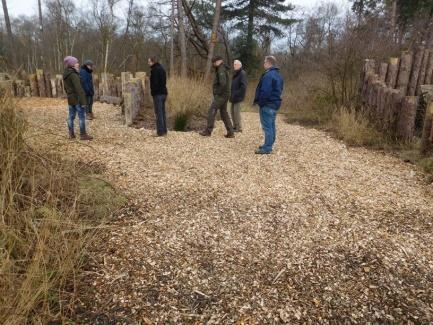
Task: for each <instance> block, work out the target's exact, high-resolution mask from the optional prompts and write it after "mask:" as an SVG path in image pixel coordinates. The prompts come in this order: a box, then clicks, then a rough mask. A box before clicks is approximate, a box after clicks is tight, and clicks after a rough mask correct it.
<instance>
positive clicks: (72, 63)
mask: <svg viewBox="0 0 433 325" xmlns="http://www.w3.org/2000/svg"><path fill="white" fill-rule="evenodd" d="M63 63H64V64H65V66H66V67H67V68H75V69H79V68H80V63H79V62H78V59H77V58H75V57H73V56H70V55H68V56H66V57H65V58H64V59H63Z"/></svg>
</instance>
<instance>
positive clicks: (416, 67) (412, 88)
mask: <svg viewBox="0 0 433 325" xmlns="http://www.w3.org/2000/svg"><path fill="white" fill-rule="evenodd" d="M424 52H425V50H424V47H423V46H420V47H419V48H418V50H417V51H416V53H415V58H414V60H413V66H412V72H411V75H410V81H409V87H408V90H407V94H408V95H409V96H415V94H416V87H417V86H418V78H419V75H420V72H421V66H422V61H423V58H424Z"/></svg>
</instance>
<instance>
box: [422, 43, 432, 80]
mask: <svg viewBox="0 0 433 325" xmlns="http://www.w3.org/2000/svg"><path fill="white" fill-rule="evenodd" d="M431 84H433V50H431V51H430V56H429V59H428V63H427V69H426V73H425V79H424V85H431Z"/></svg>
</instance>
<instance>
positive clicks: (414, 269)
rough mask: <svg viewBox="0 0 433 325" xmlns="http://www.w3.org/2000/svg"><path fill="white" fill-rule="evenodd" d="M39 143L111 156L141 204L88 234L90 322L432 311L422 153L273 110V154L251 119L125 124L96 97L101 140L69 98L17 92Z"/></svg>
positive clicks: (85, 156)
mask: <svg viewBox="0 0 433 325" xmlns="http://www.w3.org/2000/svg"><path fill="white" fill-rule="evenodd" d="M21 106H22V107H23V108H25V112H26V114H27V115H28V119H29V121H30V124H31V130H30V132H29V135H28V137H29V139H30V141H32V142H34V143H35V144H37V145H45V146H48V147H49V148H52V149H53V150H56V151H59V150H60V151H61V152H63V153H64V154H65V155H67V156H70V157H77V158H79V159H81V160H84V161H87V162H90V161H97V162H98V163H103V164H104V165H105V166H106V171H105V174H106V177H107V178H108V179H109V180H110V181H111V182H112V183H113V184H114V185H115V186H116V187H117V188H118V189H121V190H123V191H124V192H125V194H127V195H128V196H129V197H130V198H131V201H132V202H133V204H134V205H135V206H136V207H137V209H136V210H134V213H133V216H132V217H131V216H125V217H124V218H118V219H117V220H116V221H114V222H113V224H112V225H111V227H109V228H108V229H107V231H105V232H104V233H103V234H102V236H103V240H102V242H103V245H100V246H98V247H95V256H94V258H93V262H92V265H91V269H92V272H90V273H89V276H88V277H87V278H86V282H87V283H88V288H87V289H88V292H89V293H90V294H91V295H92V297H91V299H89V298H87V299H84V300H83V302H82V304H81V305H80V306H78V307H79V310H82V311H83V310H84V311H85V312H83V313H82V314H80V315H78V316H77V321H79V322H82V323H89V322H90V323H99V324H106V323H107V324H108V323H119V324H137V323H142V324H145V323H158V324H162V323H207V324H220V323H221V324H226V323H227V324H229V323H236V322H237V323H238V324H274V323H296V322H307V323H308V322H310V323H329V322H333V323H335V322H338V323H341V322H350V323H366V322H373V323H374V322H379V323H383V322H407V321H409V322H413V323H431V322H433V248H432V247H433V245H432V244H433V218H432V212H433V188H432V186H431V185H429V184H428V183H427V182H426V180H425V176H424V175H423V174H422V173H421V172H419V171H418V170H417V169H416V168H415V167H414V166H412V165H408V164H405V163H403V162H401V161H400V160H398V159H397V158H395V157H391V156H389V155H386V154H383V153H380V152H374V151H369V150H366V149H363V148H347V147H346V146H345V145H344V144H343V143H342V142H339V141H337V140H335V139H332V138H331V137H329V136H328V135H327V134H326V133H323V132H320V131H317V130H313V129H305V128H302V127H300V126H295V125H289V124H286V123H284V122H283V120H282V119H280V120H279V121H278V126H277V128H278V138H277V143H276V147H275V152H274V154H272V155H268V156H257V155H254V150H255V148H256V147H257V146H258V145H259V144H260V141H261V130H260V126H259V121H258V115H257V114H254V113H244V115H243V120H244V125H245V127H244V132H243V133H242V134H239V135H237V136H236V138H235V139H225V138H224V137H223V134H224V128H223V125H222V124H221V122H218V123H217V127H216V130H215V132H214V134H213V135H212V137H210V138H202V137H200V136H199V135H198V134H197V133H195V132H189V133H183V132H169V135H168V136H167V137H164V138H155V137H152V134H153V130H145V129H133V128H126V127H125V126H124V125H123V124H122V122H121V116H120V110H119V109H117V108H115V107H113V106H110V105H106V104H96V105H95V108H94V111H95V115H96V119H95V120H93V121H89V122H88V126H89V133H90V134H92V135H93V136H95V140H94V141H92V142H89V143H83V142H80V141H69V140H67V138H66V135H67V132H66V121H65V120H66V104H65V102H64V101H61V100H54V99H50V100H48V99H46V100H42V99H31V100H23V101H21Z"/></svg>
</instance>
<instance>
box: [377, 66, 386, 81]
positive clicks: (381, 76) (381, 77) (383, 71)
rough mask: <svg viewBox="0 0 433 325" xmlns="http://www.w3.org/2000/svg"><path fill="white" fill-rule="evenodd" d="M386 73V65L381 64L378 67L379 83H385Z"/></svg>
mask: <svg viewBox="0 0 433 325" xmlns="http://www.w3.org/2000/svg"><path fill="white" fill-rule="evenodd" d="M387 73H388V63H384V62H382V63H381V64H380V67H379V80H380V81H381V82H385V81H386V75H387Z"/></svg>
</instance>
